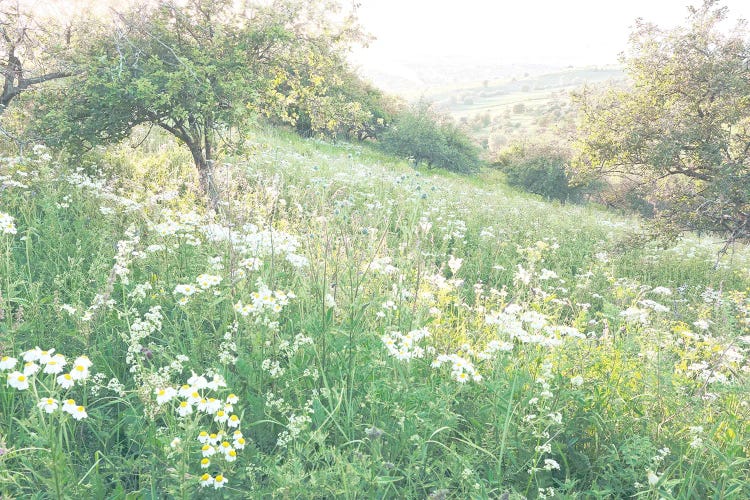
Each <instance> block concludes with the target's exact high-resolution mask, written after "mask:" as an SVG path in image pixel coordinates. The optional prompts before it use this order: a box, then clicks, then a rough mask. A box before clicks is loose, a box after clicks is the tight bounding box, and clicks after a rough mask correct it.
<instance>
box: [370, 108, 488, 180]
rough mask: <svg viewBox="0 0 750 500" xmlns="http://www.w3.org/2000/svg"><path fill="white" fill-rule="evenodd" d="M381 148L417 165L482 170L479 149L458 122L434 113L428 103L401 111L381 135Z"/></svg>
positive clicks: (455, 169)
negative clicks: (425, 164) (409, 159)
mask: <svg viewBox="0 0 750 500" xmlns="http://www.w3.org/2000/svg"><path fill="white" fill-rule="evenodd" d="M380 145H381V147H382V148H383V149H384V150H385V151H387V152H389V153H391V154H394V155H396V156H401V157H404V158H411V159H413V160H414V161H415V162H416V163H417V164H419V163H422V162H424V163H427V165H428V166H429V167H438V168H444V169H446V170H451V171H453V172H460V173H471V172H475V171H476V170H477V169H478V168H479V163H480V159H479V148H478V147H477V145H475V144H474V143H473V142H472V140H471V139H470V138H469V136H467V135H466V133H465V132H464V131H463V130H462V129H461V128H460V127H458V126H457V125H456V124H455V123H453V122H452V121H450V120H448V119H447V118H446V117H444V116H441V115H439V114H437V113H435V112H434V110H433V109H432V108H431V107H430V105H429V104H426V103H419V104H418V105H416V106H414V107H411V108H407V109H405V110H403V111H401V112H400V113H399V114H398V115H397V116H396V119H395V121H394V123H393V125H392V126H391V127H390V128H388V129H387V130H386V131H385V132H383V133H382V134H381V136H380Z"/></svg>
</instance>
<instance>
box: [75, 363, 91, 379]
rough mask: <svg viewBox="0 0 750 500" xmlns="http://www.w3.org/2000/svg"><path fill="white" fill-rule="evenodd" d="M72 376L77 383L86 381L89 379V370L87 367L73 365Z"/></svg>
mask: <svg viewBox="0 0 750 500" xmlns="http://www.w3.org/2000/svg"><path fill="white" fill-rule="evenodd" d="M70 376H71V377H72V378H73V380H75V381H76V382H80V381H81V380H86V379H87V378H89V369H88V367H87V366H86V365H81V364H78V363H76V364H74V365H73V369H72V370H70Z"/></svg>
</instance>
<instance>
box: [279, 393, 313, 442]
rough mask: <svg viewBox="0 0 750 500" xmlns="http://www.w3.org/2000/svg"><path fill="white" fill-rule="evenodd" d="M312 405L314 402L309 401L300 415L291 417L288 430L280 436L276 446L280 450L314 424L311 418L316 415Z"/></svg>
mask: <svg viewBox="0 0 750 500" xmlns="http://www.w3.org/2000/svg"><path fill="white" fill-rule="evenodd" d="M312 405H313V402H312V400H308V401H307V403H305V406H304V407H303V408H302V411H301V412H300V413H299V414H296V413H292V414H290V415H289V417H288V422H287V424H286V429H285V430H284V431H282V432H281V434H279V437H278V438H277V439H276V446H278V447H279V448H285V447H286V446H287V445H288V444H289V443H290V442H292V441H294V440H295V439H296V438H297V437H298V436H299V435H300V434H301V433H302V431H303V430H305V429H306V428H307V427H308V426H309V425H310V422H312V418H311V417H310V415H312V414H313V413H315V411H314V410H313V408H312Z"/></svg>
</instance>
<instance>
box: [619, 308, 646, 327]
mask: <svg viewBox="0 0 750 500" xmlns="http://www.w3.org/2000/svg"><path fill="white" fill-rule="evenodd" d="M620 317H621V318H623V319H624V320H625V321H626V322H627V323H630V324H634V325H635V324H640V325H648V323H649V319H648V309H643V308H640V307H635V306H630V307H628V308H627V309H625V310H624V311H621V312H620Z"/></svg>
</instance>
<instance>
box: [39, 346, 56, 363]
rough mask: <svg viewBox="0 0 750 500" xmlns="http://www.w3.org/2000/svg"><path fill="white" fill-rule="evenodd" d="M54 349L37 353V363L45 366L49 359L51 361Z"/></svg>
mask: <svg viewBox="0 0 750 500" xmlns="http://www.w3.org/2000/svg"><path fill="white" fill-rule="evenodd" d="M54 352H55V350H54V349H50V350H49V351H41V350H40V351H39V363H41V364H45V363H47V362H48V361H49V360H50V359H52V353H54Z"/></svg>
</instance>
